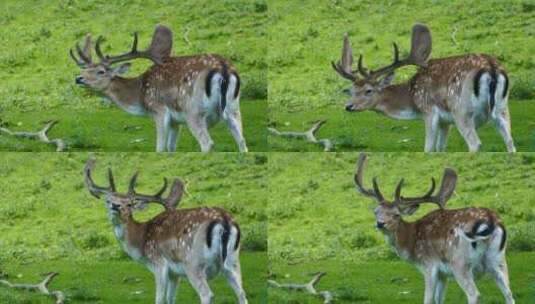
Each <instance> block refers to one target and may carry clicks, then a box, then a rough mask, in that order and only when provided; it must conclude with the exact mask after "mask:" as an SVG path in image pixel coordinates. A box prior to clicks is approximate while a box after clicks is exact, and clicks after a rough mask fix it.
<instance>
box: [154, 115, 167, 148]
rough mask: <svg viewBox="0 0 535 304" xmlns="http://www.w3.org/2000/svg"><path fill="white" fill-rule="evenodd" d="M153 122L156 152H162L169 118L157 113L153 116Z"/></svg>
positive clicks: (165, 141)
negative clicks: (154, 124)
mask: <svg viewBox="0 0 535 304" xmlns="http://www.w3.org/2000/svg"><path fill="white" fill-rule="evenodd" d="M154 121H155V122H156V152H164V151H165V147H166V143H167V133H168V132H169V117H168V116H167V115H165V114H164V113H158V114H155V116H154Z"/></svg>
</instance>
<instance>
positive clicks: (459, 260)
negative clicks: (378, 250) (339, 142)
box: [354, 154, 514, 304]
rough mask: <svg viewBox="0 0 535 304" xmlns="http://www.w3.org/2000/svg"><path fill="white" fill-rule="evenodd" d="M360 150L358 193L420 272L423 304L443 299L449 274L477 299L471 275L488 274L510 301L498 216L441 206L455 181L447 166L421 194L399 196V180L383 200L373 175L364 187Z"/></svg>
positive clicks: (391, 240) (388, 236)
mask: <svg viewBox="0 0 535 304" xmlns="http://www.w3.org/2000/svg"><path fill="white" fill-rule="evenodd" d="M366 157H367V156H366V154H361V155H360V156H359V159H358V162H357V169H356V173H355V178H354V180H355V184H356V186H357V190H358V191H359V192H360V193H362V194H363V195H364V196H367V197H371V198H373V199H374V200H375V201H376V202H377V203H378V206H377V207H376V208H375V211H374V214H375V219H376V227H377V229H379V230H380V231H381V232H382V233H383V234H384V235H385V237H386V240H387V242H388V243H389V244H390V245H391V246H392V247H394V249H395V251H396V252H397V254H398V255H399V256H400V257H401V258H402V259H404V260H406V261H408V262H410V263H412V264H414V265H415V266H416V267H417V268H418V269H419V270H420V272H422V274H423V275H424V280H425V298H424V303H425V304H431V303H432V302H433V299H434V301H435V303H437V304H438V303H444V298H445V293H446V284H447V280H448V276H450V275H453V277H454V278H455V280H456V281H457V283H458V284H459V286H460V287H461V288H462V290H463V291H464V292H465V293H466V296H467V297H468V303H470V304H474V303H479V298H480V295H479V291H478V290H477V287H476V284H475V282H474V277H475V276H477V275H479V274H483V273H490V274H492V276H493V278H494V280H495V281H496V284H497V285H498V287H499V288H500V290H501V292H502V293H503V295H504V297H505V299H506V302H507V303H508V304H512V303H514V299H513V295H512V293H511V289H510V288H509V274H508V270H507V263H506V260H505V247H506V238H507V234H506V230H505V226H504V225H503V223H502V221H501V220H500V218H499V216H498V215H497V214H496V213H494V212H493V211H491V210H489V209H487V208H476V207H469V208H462V209H445V206H446V202H447V201H448V200H449V199H450V197H451V196H452V194H453V191H454V190H455V186H456V184H457V174H456V172H455V171H454V170H453V169H450V168H447V169H445V170H444V175H443V177H442V183H441V185H440V189H439V190H438V192H437V193H436V194H433V193H434V192H435V179H434V178H432V179H431V187H430V188H429V190H428V191H427V193H425V194H424V195H423V196H419V197H404V196H402V195H401V189H402V187H403V181H404V180H403V179H401V180H400V181H399V183H398V185H397V187H396V190H395V194H394V200H393V201H388V200H387V199H385V198H384V196H383V195H382V194H381V191H380V190H379V185H378V183H377V178H375V177H374V178H373V180H372V181H373V188H365V187H364V185H363V183H362V180H363V171H364V165H365V162H366ZM424 203H433V204H437V205H438V207H439V209H437V210H434V211H431V212H429V213H428V214H426V215H425V216H424V217H422V218H420V219H419V220H416V221H415V222H407V221H405V220H404V219H403V216H407V215H412V214H414V213H415V212H416V211H417V210H418V208H419V207H420V205H421V204H424Z"/></svg>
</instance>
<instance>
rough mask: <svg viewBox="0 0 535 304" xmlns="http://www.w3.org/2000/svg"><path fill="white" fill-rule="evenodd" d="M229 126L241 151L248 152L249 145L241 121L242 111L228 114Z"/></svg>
mask: <svg viewBox="0 0 535 304" xmlns="http://www.w3.org/2000/svg"><path fill="white" fill-rule="evenodd" d="M226 122H227V126H228V128H229V130H230V133H231V134H232V137H234V141H235V142H236V144H237V145H238V149H239V151H240V152H247V151H248V149H247V145H246V144H245V138H244V137H243V128H242V122H241V113H240V111H239V110H238V111H234V112H232V113H230V114H228V115H226Z"/></svg>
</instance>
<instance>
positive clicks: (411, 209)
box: [398, 204, 420, 215]
mask: <svg viewBox="0 0 535 304" xmlns="http://www.w3.org/2000/svg"><path fill="white" fill-rule="evenodd" d="M398 208H399V212H401V214H402V215H413V214H414V213H415V212H416V211H417V210H418V208H420V204H415V205H407V206H403V205H401V206H398Z"/></svg>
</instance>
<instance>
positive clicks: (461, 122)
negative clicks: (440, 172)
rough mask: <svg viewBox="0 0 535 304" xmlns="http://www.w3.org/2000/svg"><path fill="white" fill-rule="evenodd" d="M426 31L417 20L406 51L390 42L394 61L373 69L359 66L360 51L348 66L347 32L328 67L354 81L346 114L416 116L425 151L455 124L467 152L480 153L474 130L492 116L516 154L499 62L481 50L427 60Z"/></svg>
mask: <svg viewBox="0 0 535 304" xmlns="http://www.w3.org/2000/svg"><path fill="white" fill-rule="evenodd" d="M430 54H431V33H430V31H429V29H428V28H427V27H426V26H424V25H421V24H416V25H414V27H413V29H412V45H411V51H410V54H409V55H408V56H407V57H406V58H404V59H401V60H400V59H399V49H398V46H397V44H396V43H394V62H393V63H392V64H390V65H388V66H385V67H382V68H380V69H377V70H375V71H372V70H367V69H366V68H365V67H364V66H363V63H362V61H363V59H362V55H360V57H359V60H358V67H357V70H353V68H352V66H353V55H352V49H351V46H350V43H349V39H348V37H347V34H346V35H345V37H344V44H343V48H342V58H341V60H340V61H338V63H334V62H332V66H333V68H334V69H335V70H336V72H338V74H340V75H341V76H342V77H344V78H345V79H348V80H350V81H351V82H352V83H353V85H352V88H351V89H350V93H351V99H350V100H349V101H348V103H347V105H346V110H347V111H349V112H360V111H365V110H371V111H375V112H378V113H382V114H384V115H386V116H388V117H391V118H394V119H421V118H423V120H424V123H425V152H432V151H445V149H446V142H447V138H448V133H449V131H450V126H451V125H452V124H454V125H455V126H456V127H457V129H458V130H459V133H460V134H461V135H462V137H463V138H464V140H465V141H466V143H467V145H468V149H469V151H471V152H474V151H479V150H480V148H481V141H480V139H479V137H478V135H477V132H476V129H477V128H478V127H479V126H481V125H483V124H484V123H486V122H487V121H489V120H491V121H492V122H494V124H495V126H496V128H497V130H498V132H499V133H500V135H501V136H502V137H503V139H504V141H505V144H506V146H507V151H509V152H515V151H516V149H515V145H514V143H513V138H512V136H511V121H510V116H509V109H508V104H507V99H508V94H509V92H508V88H509V80H508V77H507V73H506V71H505V69H504V68H503V66H502V65H501V64H500V62H499V61H498V60H497V59H496V58H494V57H492V56H489V55H486V54H465V55H460V56H454V57H447V58H440V59H430V60H428V58H429V55H430ZM407 65H415V66H417V67H418V71H417V72H416V74H414V75H413V76H412V78H411V79H410V80H409V81H407V82H404V83H400V84H392V81H393V80H394V72H395V71H396V70H397V69H398V68H401V67H403V66H407Z"/></svg>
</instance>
